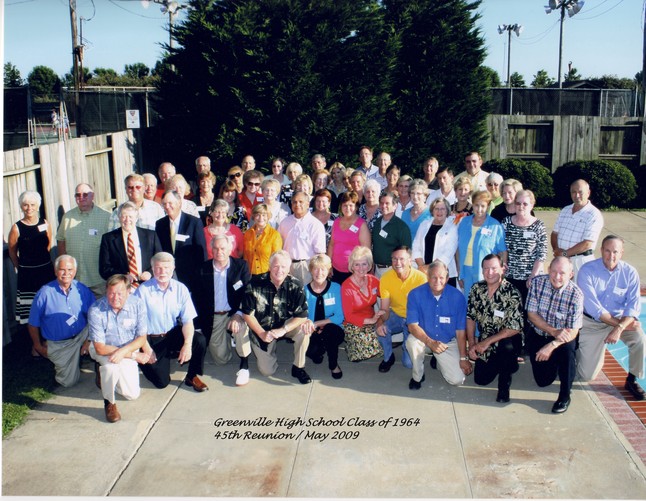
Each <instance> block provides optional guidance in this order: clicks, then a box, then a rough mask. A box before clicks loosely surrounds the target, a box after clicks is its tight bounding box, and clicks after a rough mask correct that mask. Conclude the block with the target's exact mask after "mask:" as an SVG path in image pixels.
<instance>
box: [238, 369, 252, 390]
mask: <svg viewBox="0 0 646 501" xmlns="http://www.w3.org/2000/svg"><path fill="white" fill-rule="evenodd" d="M248 382H249V369H240V370H239V371H238V372H236V386H244V385H245V384H247V383H248Z"/></svg>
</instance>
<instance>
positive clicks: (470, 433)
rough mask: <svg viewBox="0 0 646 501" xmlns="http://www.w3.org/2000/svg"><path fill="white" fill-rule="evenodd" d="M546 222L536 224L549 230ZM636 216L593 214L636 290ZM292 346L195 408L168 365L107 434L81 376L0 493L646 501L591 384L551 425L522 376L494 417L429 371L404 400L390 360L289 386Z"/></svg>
mask: <svg viewBox="0 0 646 501" xmlns="http://www.w3.org/2000/svg"><path fill="white" fill-rule="evenodd" d="M556 215H557V213H556V212H554V213H540V214H538V216H539V217H540V218H542V219H543V220H544V221H545V222H546V224H547V226H548V228H551V226H552V224H553V220H555V219H556ZM644 216H646V214H644V213H627V212H624V213H605V214H604V217H605V218H606V227H605V229H604V234H607V233H610V232H614V233H616V234H619V235H620V236H622V237H623V238H625V239H626V254H625V259H626V260H627V261H629V262H631V264H633V265H635V266H637V268H638V270H639V271H640V275H641V276H642V279H644V278H646V224H645V223H646V221H644ZM597 255H598V253H597ZM292 346H293V345H290V344H287V343H286V342H281V343H280V344H279V349H278V354H279V361H280V367H279V370H278V373H277V374H276V375H275V376H274V377H272V378H264V377H262V376H260V375H259V373H258V371H257V369H256V366H255V359H254V358H253V357H251V359H250V360H251V367H250V368H251V374H252V379H251V382H250V383H249V385H247V386H246V387H242V388H238V387H236V386H235V372H236V370H237V366H236V363H234V362H232V363H230V364H228V365H226V366H223V367H218V366H215V365H214V364H213V363H212V361H211V358H210V356H209V355H207V366H206V371H205V372H206V374H205V377H204V381H205V382H206V383H207V384H208V385H209V387H210V390H209V391H208V392H206V393H204V394H198V393H195V392H194V391H193V390H192V389H190V388H188V387H187V386H185V385H183V384H181V379H182V377H183V375H184V373H185V369H182V368H180V367H179V366H177V364H175V369H176V370H175V372H174V374H173V383H172V384H171V385H170V386H169V387H167V388H165V389H163V390H158V389H155V388H153V387H152V385H150V384H149V383H148V382H147V381H146V380H145V379H144V378H143V377H142V387H143V390H142V394H141V397H140V398H139V399H138V400H135V401H130V402H127V401H124V400H123V399H119V400H118V407H119V410H120V412H121V415H122V420H121V421H120V422H118V423H115V424H109V423H107V422H105V417H104V412H103V403H102V399H101V393H100V391H99V390H98V389H97V388H96V386H95V385H94V374H93V373H92V370H91V368H92V364H90V363H89V362H85V364H84V373H83V374H82V378H81V382H80V384H79V385H77V386H76V387H74V388H71V389H66V390H63V389H61V390H59V391H58V392H57V395H56V396H55V397H54V398H52V399H51V400H50V401H48V402H46V403H45V404H43V405H42V406H40V407H39V408H38V409H36V410H34V411H32V412H31V413H30V416H29V418H28V419H27V422H26V423H25V424H24V425H23V426H21V427H19V428H18V429H16V430H14V432H13V433H12V434H11V435H10V436H9V437H8V438H6V439H5V440H3V452H2V459H3V465H2V494H3V495H9V496H18V495H20V496H23V495H47V496H59V495H60V496H79V495H81V496H104V495H113V496H181V497H187V496H217V497H260V496H262V497H265V496H272V497H402V498H412V497H415V498H422V497H442V498H449V497H451V498H453V497H455V498H499V497H515V498H530V497H531V498H614V499H646V467H645V466H644V463H643V462H642V460H641V459H640V458H639V456H638V454H636V452H635V450H634V448H633V447H631V445H630V443H629V441H628V440H627V439H626V437H625V436H624V435H623V434H622V432H621V431H620V429H619V427H618V425H617V423H615V422H614V421H613V420H612V418H611V417H610V415H609V413H608V412H607V411H606V409H605V408H604V406H603V405H602V403H601V402H600V399H599V398H598V397H597V395H596V393H595V392H594V391H592V390H591V389H590V388H589V387H588V385H584V384H579V383H576V384H575V388H574V391H573V396H572V404H571V407H570V409H569V410H568V411H567V412H566V413H565V414H562V415H554V414H552V413H551V412H550V409H551V406H552V403H553V402H554V401H555V399H556V396H557V393H558V383H556V384H554V385H552V386H551V387H548V388H538V387H537V386H536V385H535V383H534V381H533V379H532V375H531V367H530V365H529V364H528V363H527V364H524V365H522V366H521V368H520V370H519V372H518V374H516V375H515V376H514V380H513V383H512V391H511V398H512V400H511V402H510V403H509V404H498V403H496V402H495V396H496V388H495V386H492V387H477V386H475V385H474V384H473V379H472V378H471V377H469V378H467V382H466V384H465V385H464V386H463V387H459V388H457V387H451V386H449V385H447V384H446V383H445V382H444V380H443V379H442V377H441V375H440V373H439V372H438V371H434V370H431V369H430V368H429V365H428V362H427V363H426V381H425V382H424V383H423V386H422V389H421V390H420V391H417V392H414V391H410V390H409V389H408V381H409V379H410V377H411V374H410V370H407V369H404V368H403V367H402V366H401V364H400V362H399V360H400V353H401V352H400V350H399V349H398V350H397V351H396V356H397V359H398V361H397V363H396V364H395V366H394V367H393V368H392V369H391V371H390V372H389V373H387V374H381V373H379V372H378V371H377V366H378V364H379V361H378V360H371V361H367V362H361V363H350V362H348V361H347V357H346V356H345V353H344V352H343V351H342V352H341V354H340V357H339V362H340V365H341V367H342V369H343V371H344V377H343V379H341V380H338V381H337V380H333V379H332V378H331V376H330V372H329V371H328V370H327V365H326V363H323V364H322V365H312V363H311V361H309V360H308V363H307V367H306V368H307V370H308V372H309V373H310V375H311V376H312V379H313V383H312V384H310V385H300V384H298V382H297V381H296V380H295V379H294V378H292V377H291V376H290V374H289V369H290V366H291V351H292ZM494 385H495V383H494ZM616 404H617V405H622V404H625V402H623V401H619V400H618V401H617V402H616ZM234 420H238V421H240V422H237V423H235V422H232V421H234ZM242 420H247V421H246V422H242ZM644 433H645V434H646V429H645V430H644Z"/></svg>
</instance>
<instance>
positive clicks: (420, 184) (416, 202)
mask: <svg viewBox="0 0 646 501" xmlns="http://www.w3.org/2000/svg"><path fill="white" fill-rule="evenodd" d="M409 193H410V200H411V202H412V203H413V206H412V207H411V208H409V209H406V210H405V211H404V212H402V215H401V219H402V221H404V222H405V223H406V224H407V225H408V228H410V234H411V237H412V238H413V239H415V235H417V229H418V228H419V225H420V224H422V223H423V222H424V221H427V220H429V219H431V212H430V211H428V210H427V209H426V197H427V195H428V188H427V184H426V181H424V180H423V179H414V180H413V182H411V184H410V188H409Z"/></svg>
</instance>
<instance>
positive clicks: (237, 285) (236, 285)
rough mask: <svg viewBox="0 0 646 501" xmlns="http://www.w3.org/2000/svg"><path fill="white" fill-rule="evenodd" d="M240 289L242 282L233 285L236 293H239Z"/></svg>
mask: <svg viewBox="0 0 646 501" xmlns="http://www.w3.org/2000/svg"><path fill="white" fill-rule="evenodd" d="M240 287H242V280H238V281H237V282H236V283H235V284H233V290H234V291H237V290H238V289H239V288H240Z"/></svg>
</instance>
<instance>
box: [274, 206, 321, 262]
mask: <svg viewBox="0 0 646 501" xmlns="http://www.w3.org/2000/svg"><path fill="white" fill-rule="evenodd" d="M278 232H279V233H280V236H281V237H282V238H283V249H284V250H286V251H287V252H288V253H289V255H290V256H291V258H292V260H294V261H300V260H301V259H311V258H312V257H314V255H316V254H324V253H325V250H326V249H325V227H324V226H323V223H321V221H319V220H318V219H316V218H315V217H314V216H312V214H311V213H309V212H308V213H306V214H305V215H304V216H303V217H302V218H300V219H297V218H296V217H295V216H294V215H293V214H292V215H291V216H288V217H286V218H285V219H283V221H282V222H281V223H280V225H279V226H278Z"/></svg>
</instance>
